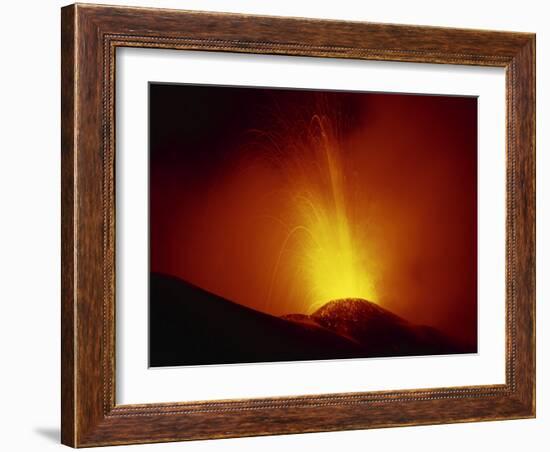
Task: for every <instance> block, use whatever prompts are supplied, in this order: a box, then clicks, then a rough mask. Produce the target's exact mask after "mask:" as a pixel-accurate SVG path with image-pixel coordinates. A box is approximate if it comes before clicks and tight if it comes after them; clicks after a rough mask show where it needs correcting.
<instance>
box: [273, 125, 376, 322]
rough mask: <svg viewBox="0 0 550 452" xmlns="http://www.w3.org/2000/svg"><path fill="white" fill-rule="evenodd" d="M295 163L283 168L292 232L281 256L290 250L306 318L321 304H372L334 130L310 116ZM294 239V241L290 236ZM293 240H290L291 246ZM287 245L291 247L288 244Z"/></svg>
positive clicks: (371, 289)
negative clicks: (363, 301)
mask: <svg viewBox="0 0 550 452" xmlns="http://www.w3.org/2000/svg"><path fill="white" fill-rule="evenodd" d="M293 146H294V148H296V147H298V146H299V147H300V149H293V150H294V151H295V152H292V153H291V154H292V155H294V156H299V157H295V158H294V159H290V162H288V161H287V163H286V165H285V166H286V173H287V174H289V175H290V177H289V188H290V192H291V193H292V195H293V196H292V199H293V205H294V211H295V216H294V221H293V223H294V225H295V226H294V227H293V228H292V230H291V231H290V232H289V235H288V236H287V240H285V244H284V245H283V248H282V249H283V250H284V251H288V250H289V248H291V252H292V255H293V258H292V259H294V261H295V264H294V266H293V267H294V271H295V277H296V278H297V279H300V280H301V281H302V283H303V284H305V285H306V287H307V291H308V293H309V297H307V299H306V300H303V302H304V308H305V310H306V312H308V313H311V312H313V311H314V310H316V309H317V308H319V307H321V306H322V305H324V304H325V303H328V302H329V301H332V300H337V299H342V298H364V299H367V300H370V301H374V302H376V300H377V296H376V290H375V283H374V280H373V275H372V274H369V272H368V268H367V267H369V266H370V265H369V264H370V262H369V260H368V258H367V256H368V253H369V249H368V246H367V243H365V241H364V239H362V237H364V236H365V231H364V230H361V228H360V226H359V224H358V223H357V219H356V218H354V217H353V215H352V212H351V211H350V210H351V209H350V208H349V206H350V205H351V202H350V199H349V196H350V193H349V191H350V186H352V185H353V184H349V183H348V182H349V181H348V180H347V179H346V177H347V174H346V173H345V170H344V165H343V158H344V155H343V152H344V150H343V149H342V148H341V145H340V143H339V142H338V139H337V136H336V133H335V127H334V124H332V123H331V122H330V121H328V120H327V119H326V117H321V116H315V117H314V118H313V120H312V122H311V127H310V130H309V135H308V138H307V140H305V141H302V142H298V143H294V144H293ZM297 235H299V236H300V237H299V239H296V238H294V237H293V236H297ZM292 239H294V240H292ZM291 241H292V242H293V243H294V246H293V247H292V245H290V244H289V242H291Z"/></svg>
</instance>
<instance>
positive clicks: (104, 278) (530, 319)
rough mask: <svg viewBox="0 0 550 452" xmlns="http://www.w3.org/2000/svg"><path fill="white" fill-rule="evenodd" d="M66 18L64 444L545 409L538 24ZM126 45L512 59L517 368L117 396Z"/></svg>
mask: <svg viewBox="0 0 550 452" xmlns="http://www.w3.org/2000/svg"><path fill="white" fill-rule="evenodd" d="M61 34H62V68H61V69H62V141H61V143H62V144H61V147H62V149H61V154H62V311H61V316H62V349H61V352H62V367H61V385H62V430H61V437H62V442H63V444H66V445H69V446H73V447H86V446H101V445H114V444H132V443H149V442H162V441H179V440H193V439H207V438H226V437H236V436H253V435H272V434H284V433H301V432H319V431H335V430H349V429H365V428H377V427H391V426H404V425H423V424H441V423H450V422H469V421H485V420H501V419H520V418H531V417H534V416H535V35H534V34H529V33H511V32H497V31H481V30H465V29H464V30H463V29H450V28H436V27H420V26H408V25H388V24H374V23H358V22H339V21H328V20H313V19H297V18H280V17H263V16H247V15H238V14H219V13H203V12H189V11H177V10H163V9H147V8H127V7H110V6H99V5H97V6H95V5H84V4H75V5H70V6H67V7H64V8H63V9H62V26H61ZM118 47H147V48H165V49H166V48H167V49H187V50H208V51H218V52H240V53H258V54H276V55H299V56H313V57H328V58H351V59H365V60H384V61H395V62H419V63H439V64H447V65H451V64H461V65H474V66H495V67H502V68H505V70H506V111H507V120H506V151H505V152H506V197H507V198H506V383H505V384H502V385H490V386H470V387H452V388H436V389H430V388H425V389H415V390H400V391H383V392H362V393H344V394H326V395H317V396H298V397H276V398H264V399H243V400H224V401H214V402H212V401H210V402H179V401H174V402H173V403H161V404H147V405H117V404H116V403H115V386H116V385H115V366H116V362H115V315H116V313H115V247H114V243H115V207H114V206H115V203H114V196H115V174H114V159H115V134H114V130H115V124H114V117H115V116H114V114H115V106H114V99H115V97H114V86H115V64H116V58H115V50H116V49H117V48H118ZM503 152H504V150H503ZM503 276H504V275H503Z"/></svg>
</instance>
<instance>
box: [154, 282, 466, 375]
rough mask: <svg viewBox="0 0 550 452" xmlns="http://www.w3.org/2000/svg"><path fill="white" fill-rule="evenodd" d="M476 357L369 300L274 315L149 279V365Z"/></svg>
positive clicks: (187, 287)
mask: <svg viewBox="0 0 550 452" xmlns="http://www.w3.org/2000/svg"><path fill="white" fill-rule="evenodd" d="M467 352H475V350H468V349H466V348H465V347H461V346H459V345H458V344H455V343H453V341H451V340H450V339H449V338H447V337H446V336H444V335H443V334H442V333H441V332H439V331H438V330H436V329H434V328H431V327H426V326H418V325H414V324H411V323H410V322H407V321H406V320H404V319H402V318H400V317H398V316H396V315H395V314H393V313H391V312H389V311H387V310H385V309H383V308H381V307H379V306H377V305H376V304H374V303H371V302H369V301H366V300H358V299H345V300H335V301H331V302H329V303H327V304H326V305H324V306H323V307H321V308H320V309H318V310H317V311H316V312H315V313H313V314H312V315H310V316H307V315H302V314H290V315H286V316H283V317H275V316H272V315H269V314H265V313H262V312H259V311H256V310H254V309H250V308H247V307H245V306H241V305H239V304H236V303H233V302H231V301H229V300H226V299H224V298H222V297H219V296H217V295H214V294H211V293H209V292H207V291H205V290H203V289H200V288H198V287H196V286H193V285H192V284H189V283H187V282H185V281H183V280H181V279H178V278H176V277H172V276H166V275H161V274H155V273H152V274H151V277H150V307H149V365H150V366H152V367H161V366H181V365H204V364H230V363H253V362H275V361H302V360H319V359H341V358H366V357H377V356H378V357H379V356H407V355H432V354H450V353H467Z"/></svg>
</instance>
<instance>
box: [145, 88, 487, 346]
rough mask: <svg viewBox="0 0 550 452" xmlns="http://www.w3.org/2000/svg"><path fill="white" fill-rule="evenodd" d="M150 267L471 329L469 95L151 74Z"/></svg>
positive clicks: (258, 303) (473, 208)
mask: <svg viewBox="0 0 550 452" xmlns="http://www.w3.org/2000/svg"><path fill="white" fill-rule="evenodd" d="M150 90H151V91H150V118H151V123H150V259H151V262H150V264H151V270H152V271H155V272H162V273H168V274H171V275H175V276H178V277H180V278H182V279H184V280H186V281H188V282H191V283H193V284H195V285H197V286H199V287H201V288H203V289H206V290H208V291H211V292H213V293H216V294H218V295H221V296H223V297H225V298H227V299H229V300H232V301H235V302H237V303H240V304H243V305H246V306H249V307H252V308H254V309H258V310H260V311H263V312H268V313H270V314H274V315H282V314H287V313H308V312H311V311H312V310H313V309H315V308H316V307H318V306H320V305H322V304H324V303H326V302H328V301H330V300H331V299H335V298H344V297H361V298H366V299H369V300H371V301H373V302H376V303H378V304H380V305H381V306H383V307H385V308H387V309H389V310H391V311H393V312H395V313H396V314H399V315H401V316H403V317H404V318H406V319H408V320H411V321H413V322H417V323H422V324H426V325H431V326H435V327H438V328H440V329H442V330H443V331H445V332H447V333H448V334H450V335H452V336H454V337H456V338H459V339H461V340H464V341H466V342H469V343H473V342H475V341H476V337H477V100H476V99H475V98H471V97H470V98H469V97H444V96H423V95H400V94H372V93H349V92H347V93H341V92H340V93H339V92H316V91H297V90H280V89H263V88H261V89H260V88H230V87H207V86H187V85H156V84H152V85H150Z"/></svg>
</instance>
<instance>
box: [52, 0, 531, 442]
mask: <svg viewBox="0 0 550 452" xmlns="http://www.w3.org/2000/svg"><path fill="white" fill-rule="evenodd" d="M61 32H62V150H61V153H62V381H61V384H62V430H61V431H62V442H63V443H64V444H67V445H70V446H73V447H86V446H102V445H114V444H132V443H148V442H162V441H179V440H192V439H208V438H225V437H235V436H252V435H271V434H283V433H301V432H317V431H334V430H348V429H364V428H376V427H391V426H403V425H422V424H438V423H450V422H468V421H484V420H503V419H520V418H530V417H534V416H535V36H534V35H533V34H529V33H512V32H500V31H499V32H497V31H481V30H465V29H448V28H436V27H420V26H409V25H388V24H374V23H360V22H338V21H326V20H312V19H299V18H280V17H263V16H247V15H238V14H218V13H206V12H189V11H177V10H162V9H147V8H127V7H110V6H96V5H80V4H75V5H71V6H67V7H65V8H63V9H62V30H61Z"/></svg>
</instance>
